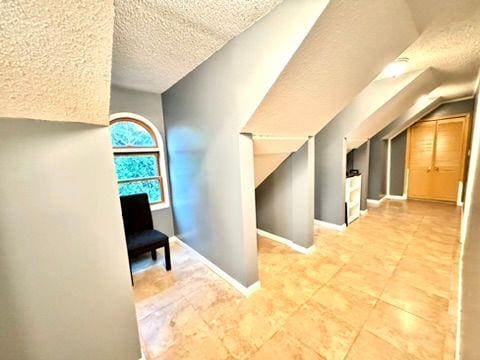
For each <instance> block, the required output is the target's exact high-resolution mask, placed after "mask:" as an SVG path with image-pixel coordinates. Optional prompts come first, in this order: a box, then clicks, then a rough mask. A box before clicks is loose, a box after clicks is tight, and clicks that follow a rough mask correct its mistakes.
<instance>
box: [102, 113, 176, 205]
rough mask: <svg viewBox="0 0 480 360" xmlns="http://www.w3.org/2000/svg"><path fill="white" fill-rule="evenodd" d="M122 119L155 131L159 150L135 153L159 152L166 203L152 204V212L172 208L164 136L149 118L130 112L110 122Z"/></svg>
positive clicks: (119, 151)
mask: <svg viewBox="0 0 480 360" xmlns="http://www.w3.org/2000/svg"><path fill="white" fill-rule="evenodd" d="M122 118H130V119H134V120H138V121H141V122H143V123H144V124H145V125H146V126H148V127H149V128H150V129H151V130H152V131H153V134H154V135H155V138H156V140H157V144H158V148H139V149H135V151H136V152H157V151H158V153H159V154H160V159H159V161H158V162H159V166H160V174H161V176H162V182H163V184H162V185H163V198H164V199H165V201H164V202H162V203H159V204H151V205H150V210H152V211H156V210H161V209H167V208H169V207H170V191H169V184H168V174H167V166H166V157H165V145H164V143H163V137H162V135H161V134H160V132H159V131H158V129H157V127H156V126H155V124H154V123H153V122H151V121H150V120H148V119H147V118H145V117H143V116H141V115H138V114H134V113H130V112H118V113H115V114H112V115H110V122H112V121H113V120H117V119H122ZM112 151H113V152H114V153H121V152H129V150H128V149H113V148H112Z"/></svg>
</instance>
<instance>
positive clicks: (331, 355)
mask: <svg viewBox="0 0 480 360" xmlns="http://www.w3.org/2000/svg"><path fill="white" fill-rule="evenodd" d="M285 331H286V332H287V333H288V334H291V335H292V336H294V337H295V338H296V339H297V340H299V341H301V342H303V343H304V344H306V345H307V346H308V347H310V348H311V349H313V350H314V351H315V352H317V353H318V354H320V355H321V356H323V357H325V358H326V359H343V358H344V357H345V355H346V354H347V352H348V349H349V348H350V346H351V344H352V343H353V341H354V340H355V336H356V334H357V330H356V329H355V328H354V327H353V326H351V325H350V324H349V323H348V322H346V321H344V320H342V319H340V318H339V317H337V316H335V315H334V314H333V313H332V312H330V311H328V310H321V309H319V307H318V306H317V305H316V304H314V303H308V304H306V305H304V306H302V308H301V309H300V310H298V312H296V313H295V314H294V315H293V316H292V317H291V318H289V320H288V322H287V324H286V325H285Z"/></svg>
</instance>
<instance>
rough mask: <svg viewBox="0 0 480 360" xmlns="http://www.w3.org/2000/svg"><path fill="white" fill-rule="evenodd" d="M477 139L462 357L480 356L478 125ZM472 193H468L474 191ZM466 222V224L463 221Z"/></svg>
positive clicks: (468, 206) (468, 211) (468, 209)
mask: <svg viewBox="0 0 480 360" xmlns="http://www.w3.org/2000/svg"><path fill="white" fill-rule="evenodd" d="M474 114H475V117H477V120H478V116H480V104H479V97H478V92H477V100H476V104H475V110H474ZM474 137H475V141H474V143H473V144H472V145H473V146H472V154H475V155H476V156H472V160H473V161H472V162H471V163H470V164H471V168H472V173H471V174H469V179H470V184H468V185H467V197H466V202H465V215H464V224H466V226H465V228H464V229H462V230H465V237H464V245H463V246H464V247H463V257H462V260H461V261H463V268H462V273H461V281H462V297H461V312H460V316H461V322H460V324H461V328H460V338H461V342H460V358H461V359H464V360H473V359H478V358H479V357H480V343H479V341H478V337H479V336H480V301H479V299H480V286H479V279H480V167H479V165H478V163H477V164H476V167H474V166H472V165H473V164H474V162H476V161H478V160H476V159H478V156H480V144H479V140H478V139H479V137H480V128H479V126H476V127H475V130H474ZM470 194H471V196H468V195H470ZM462 225H463V224H462Z"/></svg>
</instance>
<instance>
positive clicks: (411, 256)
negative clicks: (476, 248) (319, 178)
mask: <svg viewBox="0 0 480 360" xmlns="http://www.w3.org/2000/svg"><path fill="white" fill-rule="evenodd" d="M459 226H460V210H459V209H458V208H457V207H456V206H454V205H447V204H441V203H429V202H417V201H408V202H400V201H386V202H384V203H383V204H382V205H381V206H380V207H378V208H370V209H369V213H368V214H367V215H366V216H364V217H362V218H361V219H359V220H357V221H356V222H355V223H353V224H351V226H350V227H348V229H347V230H346V231H343V232H336V231H328V230H323V229H322V230H319V229H317V231H316V236H315V238H316V241H315V242H316V249H315V251H314V252H313V253H312V254H310V255H303V254H299V253H296V252H294V251H293V250H291V249H290V248H288V247H286V246H284V245H282V244H279V243H276V242H273V241H271V240H269V239H265V238H261V237H260V238H259V239H258V246H259V275H260V281H261V284H262V289H261V290H259V291H257V292H255V293H254V294H253V295H252V296H250V297H249V298H243V297H242V296H240V295H239V294H238V293H237V292H236V291H235V290H234V289H233V288H231V287H230V286H229V285H228V284H227V283H225V282H224V281H223V280H222V279H220V278H219V277H217V276H216V275H215V274H214V273H213V272H212V271H210V270H209V269H208V268H207V267H206V266H205V265H203V264H202V263H201V262H200V261H199V260H198V259H196V258H195V255H194V254H192V253H191V252H190V251H189V250H187V249H185V248H183V247H181V246H180V245H178V244H174V245H173V249H172V256H173V258H172V261H173V264H172V266H173V271H172V272H170V273H167V272H166V271H165V270H164V268H163V262H162V260H161V259H162V257H161V255H159V261H158V262H157V263H156V264H152V262H151V261H150V260H148V259H147V258H145V259H143V260H140V261H139V262H138V263H136V264H135V267H134V269H135V270H137V271H138V272H137V274H136V275H135V287H134V294H135V301H136V308H137V317H138V325H139V332H140V338H141V341H142V347H143V349H144V354H145V357H146V358H147V359H202V360H206V359H275V360H279V359H362V360H368V359H389V360H392V359H394V360H395V359H453V358H454V352H455V321H456V306H457V294H456V288H457V283H456V281H457V264H458V263H457V257H458V249H459V247H458V233H459Z"/></svg>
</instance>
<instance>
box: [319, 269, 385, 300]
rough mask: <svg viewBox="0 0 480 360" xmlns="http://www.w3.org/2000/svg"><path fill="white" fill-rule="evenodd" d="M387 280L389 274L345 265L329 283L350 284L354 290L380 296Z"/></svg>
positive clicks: (337, 284) (337, 285) (339, 285)
mask: <svg viewBox="0 0 480 360" xmlns="http://www.w3.org/2000/svg"><path fill="white" fill-rule="evenodd" d="M387 280H388V276H386V275H380V274H378V273H376V272H373V271H369V270H366V269H365V268H363V267H357V266H349V267H346V266H345V267H344V268H342V269H341V270H340V271H339V272H338V273H336V274H335V276H334V277H333V278H332V279H331V280H330V281H329V282H328V283H327V284H328V285H331V286H333V287H341V286H348V287H350V288H351V289H353V290H357V291H362V292H364V293H366V294H368V295H371V296H373V297H379V296H380V294H381V293H382V291H383V288H384V287H385V284H386V283H387Z"/></svg>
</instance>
